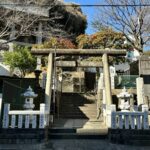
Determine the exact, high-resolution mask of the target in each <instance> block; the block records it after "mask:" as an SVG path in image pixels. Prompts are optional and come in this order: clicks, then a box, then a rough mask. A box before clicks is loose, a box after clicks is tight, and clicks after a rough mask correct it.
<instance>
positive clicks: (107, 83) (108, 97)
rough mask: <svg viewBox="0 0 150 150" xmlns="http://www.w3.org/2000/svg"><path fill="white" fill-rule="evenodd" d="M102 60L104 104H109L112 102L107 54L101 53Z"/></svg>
mask: <svg viewBox="0 0 150 150" xmlns="http://www.w3.org/2000/svg"><path fill="white" fill-rule="evenodd" d="M102 61H103V68H104V83H105V93H106V94H105V95H106V105H111V104H112V95H111V82H110V72H109V66H108V55H107V54H103V58H102Z"/></svg>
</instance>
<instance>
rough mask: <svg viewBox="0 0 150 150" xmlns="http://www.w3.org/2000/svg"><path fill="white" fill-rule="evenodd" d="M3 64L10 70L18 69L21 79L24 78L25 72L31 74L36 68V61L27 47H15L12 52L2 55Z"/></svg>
mask: <svg viewBox="0 0 150 150" xmlns="http://www.w3.org/2000/svg"><path fill="white" fill-rule="evenodd" d="M4 63H5V64H7V65H9V66H10V68H11V70H14V69H15V68H18V69H19V70H20V72H21V77H24V76H25V74H26V73H27V72H31V71H33V70H34V69H35V67H36V59H35V57H33V56H32V55H31V53H30V50H29V48H28V47H23V46H15V47H14V52H5V53H4Z"/></svg>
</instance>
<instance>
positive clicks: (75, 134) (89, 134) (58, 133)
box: [48, 128, 107, 139]
mask: <svg viewBox="0 0 150 150" xmlns="http://www.w3.org/2000/svg"><path fill="white" fill-rule="evenodd" d="M48 137H49V139H106V138H107V131H106V132H103V131H102V130H90V129H84V131H83V130H82V131H81V130H80V131H78V130H76V129H60V128H59V129H50V130H49V135H48Z"/></svg>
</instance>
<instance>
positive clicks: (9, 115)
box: [2, 104, 49, 129]
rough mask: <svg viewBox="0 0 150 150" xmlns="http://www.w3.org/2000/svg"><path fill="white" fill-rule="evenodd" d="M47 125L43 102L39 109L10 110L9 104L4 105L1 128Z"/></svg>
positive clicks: (47, 117) (47, 119) (46, 113)
mask: <svg viewBox="0 0 150 150" xmlns="http://www.w3.org/2000/svg"><path fill="white" fill-rule="evenodd" d="M48 125H49V113H48V112H47V111H46V107H45V104H40V110H15V111H14V110H10V104H5V105H4V113H3V119H2V128H5V129H7V128H20V129H21V128H26V129H28V128H33V129H35V128H40V129H43V128H45V127H46V126H48Z"/></svg>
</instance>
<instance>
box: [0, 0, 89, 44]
mask: <svg viewBox="0 0 150 150" xmlns="http://www.w3.org/2000/svg"><path fill="white" fill-rule="evenodd" d="M85 28H86V18H85V16H84V15H83V14H82V11H81V10H80V8H79V6H76V5H75V4H74V5H70V7H67V6H66V5H65V2H62V1H58V0H1V1H0V39H5V40H7V42H11V41H14V40H18V39H19V40H20V39H22V38H24V37H28V38H29V37H33V39H32V40H35V38H34V37H39V39H40V40H39V41H40V42H39V43H42V39H43V40H45V39H49V38H50V37H52V36H56V37H69V38H72V39H74V38H75V37H76V36H77V35H79V34H80V33H84V30H85ZM20 37H21V38H20ZM7 42H5V43H7Z"/></svg>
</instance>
